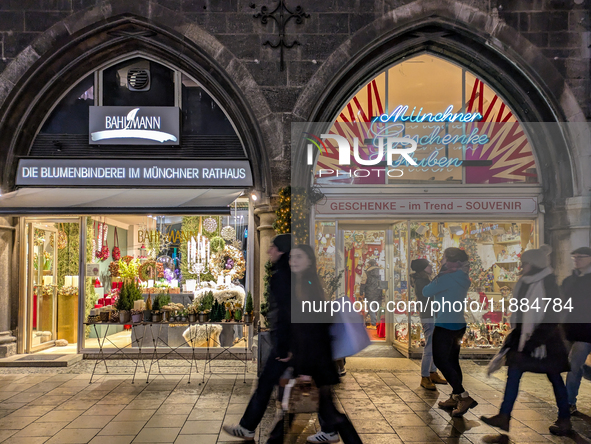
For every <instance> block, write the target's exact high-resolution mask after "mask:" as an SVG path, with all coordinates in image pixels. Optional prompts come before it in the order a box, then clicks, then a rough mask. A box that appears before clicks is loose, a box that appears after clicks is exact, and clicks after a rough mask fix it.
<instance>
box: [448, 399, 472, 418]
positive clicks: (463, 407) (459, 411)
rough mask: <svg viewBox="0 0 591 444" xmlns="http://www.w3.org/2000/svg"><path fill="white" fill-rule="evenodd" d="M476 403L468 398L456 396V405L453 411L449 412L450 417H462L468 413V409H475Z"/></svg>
mask: <svg viewBox="0 0 591 444" xmlns="http://www.w3.org/2000/svg"><path fill="white" fill-rule="evenodd" d="M477 405H478V403H477V402H476V401H475V400H474V399H472V398H471V397H470V396H461V395H459V396H458V405H457V407H456V408H455V409H453V411H452V412H451V416H454V417H457V416H464V413H466V412H467V411H468V409H473V408H474V407H476V406H477Z"/></svg>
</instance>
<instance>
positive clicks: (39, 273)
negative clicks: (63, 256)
mask: <svg viewBox="0 0 591 444" xmlns="http://www.w3.org/2000/svg"><path fill="white" fill-rule="evenodd" d="M27 233H28V236H29V242H28V247H29V264H31V263H32V266H29V267H28V270H29V276H28V284H29V285H28V286H27V287H28V306H29V307H30V309H29V312H28V318H29V326H30V328H29V332H28V333H29V334H28V335H27V337H28V341H27V351H28V352H33V351H37V350H41V349H45V348H49V347H51V346H53V345H55V340H56V314H57V273H56V271H57V248H55V245H56V242H57V230H56V229H55V228H54V227H53V226H52V224H44V223H29V224H27ZM31 258H32V261H31V260H30V259H31Z"/></svg>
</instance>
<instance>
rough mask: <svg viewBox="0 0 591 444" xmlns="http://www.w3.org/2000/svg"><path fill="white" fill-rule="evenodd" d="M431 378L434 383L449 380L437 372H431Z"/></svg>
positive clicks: (445, 382)
mask: <svg viewBox="0 0 591 444" xmlns="http://www.w3.org/2000/svg"><path fill="white" fill-rule="evenodd" d="M429 379H431V382H432V383H433V384H447V381H446V380H445V378H444V377H443V376H441V375H440V374H439V373H437V372H433V373H431V375H430V376H429Z"/></svg>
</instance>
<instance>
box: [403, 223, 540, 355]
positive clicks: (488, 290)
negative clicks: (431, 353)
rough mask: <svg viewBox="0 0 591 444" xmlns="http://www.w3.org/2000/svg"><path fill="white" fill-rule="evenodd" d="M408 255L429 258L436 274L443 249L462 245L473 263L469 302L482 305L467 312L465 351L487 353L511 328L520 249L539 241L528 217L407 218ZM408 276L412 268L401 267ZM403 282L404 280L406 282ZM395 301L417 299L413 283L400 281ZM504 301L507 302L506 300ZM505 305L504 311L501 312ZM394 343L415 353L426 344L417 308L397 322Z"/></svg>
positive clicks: (411, 257)
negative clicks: (471, 219) (516, 219)
mask: <svg viewBox="0 0 591 444" xmlns="http://www.w3.org/2000/svg"><path fill="white" fill-rule="evenodd" d="M409 227H410V233H409V244H408V245H409V249H410V252H409V256H410V259H411V261H412V260H413V259H427V260H428V261H429V263H430V264H431V265H432V268H433V273H432V275H431V279H433V278H434V277H435V276H436V275H437V273H438V271H439V269H440V268H441V259H442V255H443V251H444V250H445V249H446V248H449V247H458V248H461V249H463V250H465V251H466V253H467V254H468V257H469V262H470V272H469V275H470V280H471V282H472V285H471V287H470V289H469V291H468V306H470V302H473V301H475V302H478V304H472V308H475V307H476V306H477V305H478V309H469V310H467V311H466V312H465V319H466V322H467V324H468V328H467V330H466V335H465V336H464V339H463V341H462V351H463V352H471V353H482V354H489V353H493V352H494V350H496V349H498V348H499V347H500V346H501V344H502V343H503V340H504V338H505V336H506V335H507V334H508V332H509V320H510V319H509V318H510V315H509V313H508V312H507V308H508V306H509V301H508V300H509V299H510V298H512V297H513V288H514V287H515V284H516V282H517V280H518V278H519V266H520V257H521V254H522V253H523V252H524V251H526V250H529V249H531V248H535V246H536V245H537V244H538V240H537V233H536V230H535V223H534V222H531V221H526V222H485V221H483V222H459V221H458V222H414V221H413V222H409ZM396 272H399V273H401V274H402V275H403V276H405V277H404V279H406V283H408V282H409V281H410V273H412V271H410V270H408V268H406V269H404V270H403V269H400V270H398V271H396ZM406 283H405V284H406ZM394 298H395V300H403V301H408V300H410V301H416V300H417V298H416V294H415V291H414V288H413V286H412V285H401V286H400V289H396V290H395V292H394ZM503 300H504V302H505V303H504V304H503V303H502V302H503ZM503 307H504V309H505V310H504V311H503ZM394 331H395V342H396V345H397V346H399V347H401V348H403V349H406V348H407V349H408V351H409V353H410V354H411V355H412V353H413V352H418V351H420V349H421V347H422V346H424V335H423V329H422V325H421V322H420V317H419V314H418V312H416V311H413V312H410V313H408V312H407V313H404V316H402V317H397V318H396V323H395V325H394Z"/></svg>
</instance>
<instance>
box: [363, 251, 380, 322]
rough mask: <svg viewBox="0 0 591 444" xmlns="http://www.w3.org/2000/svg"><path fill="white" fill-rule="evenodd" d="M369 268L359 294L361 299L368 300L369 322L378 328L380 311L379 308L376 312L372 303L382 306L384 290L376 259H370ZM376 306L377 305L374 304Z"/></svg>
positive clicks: (364, 275)
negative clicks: (377, 319) (378, 313)
mask: <svg viewBox="0 0 591 444" xmlns="http://www.w3.org/2000/svg"><path fill="white" fill-rule="evenodd" d="M367 265H368V267H367V268H366V269H365V270H364V271H363V275H362V277H361V286H360V288H359V294H360V295H361V297H365V298H366V299H367V303H368V306H369V307H370V308H369V322H370V324H371V326H372V327H375V326H376V317H377V315H376V313H377V312H378V311H379V308H378V309H377V310H376V309H375V308H374V309H372V308H371V305H372V304H371V303H372V302H377V303H378V304H381V302H382V289H381V288H380V281H381V280H382V279H381V276H380V267H378V265H377V263H376V261H375V260H374V259H370V260H369V261H368V263H367ZM373 305H374V306H375V305H376V304H373Z"/></svg>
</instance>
